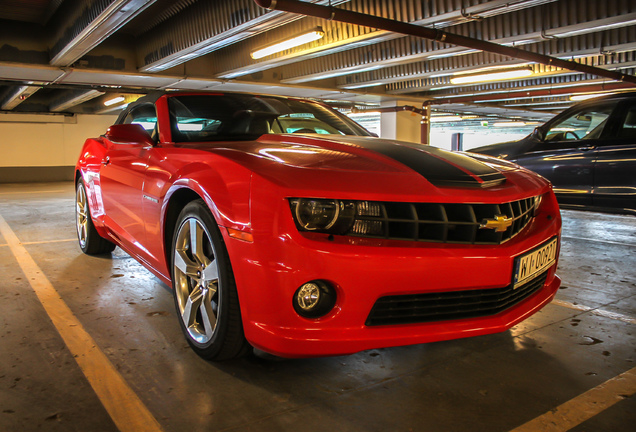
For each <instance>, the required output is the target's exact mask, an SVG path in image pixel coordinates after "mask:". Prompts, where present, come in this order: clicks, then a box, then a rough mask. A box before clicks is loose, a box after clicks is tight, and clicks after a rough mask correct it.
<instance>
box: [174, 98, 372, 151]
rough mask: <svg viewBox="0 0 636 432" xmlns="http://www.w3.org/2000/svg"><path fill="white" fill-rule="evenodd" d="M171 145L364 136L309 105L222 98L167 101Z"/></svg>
mask: <svg viewBox="0 0 636 432" xmlns="http://www.w3.org/2000/svg"><path fill="white" fill-rule="evenodd" d="M168 107H169V109H170V122H171V125H170V126H171V129H172V140H173V141H174V142H188V141H223V140H236V139H254V138H257V137H259V136H261V135H263V134H271V133H275V134H278V133H301V134H306V133H311V134H330V135H363V136H370V135H371V134H370V133H369V132H367V131H366V130H365V129H364V128H362V127H361V126H360V125H358V124H357V123H355V122H354V121H353V120H350V119H349V118H347V117H346V116H344V115H342V114H340V113H338V112H336V111H334V110H332V109H330V108H328V107H325V106H324V105H321V104H318V103H315V102H313V101H309V100H301V99H287V98H282V97H273V96H258V95H241V94H222V95H192V96H173V97H170V98H168Z"/></svg>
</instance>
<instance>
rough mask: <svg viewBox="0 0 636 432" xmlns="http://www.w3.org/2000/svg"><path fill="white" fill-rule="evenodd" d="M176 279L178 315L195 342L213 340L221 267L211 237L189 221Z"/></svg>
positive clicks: (180, 242)
mask: <svg viewBox="0 0 636 432" xmlns="http://www.w3.org/2000/svg"><path fill="white" fill-rule="evenodd" d="M173 256H174V260H173V266H174V271H173V275H174V278H175V295H176V297H177V304H178V311H179V314H180V315H181V319H182V320H183V323H184V324H185V327H186V329H187V331H188V334H189V335H190V337H191V338H192V340H193V341H195V342H197V343H199V344H207V343H208V342H210V340H212V338H213V336H214V334H215V331H216V328H217V320H218V313H219V306H218V305H219V303H220V298H219V296H220V292H219V290H218V285H219V267H218V262H217V259H216V256H217V255H216V253H215V250H214V245H213V243H212V240H211V237H210V233H209V232H208V230H207V229H206V228H205V226H204V225H203V223H202V222H201V221H200V220H199V219H198V218H195V217H189V218H187V219H185V220H184V221H183V223H182V224H181V225H180V227H179V231H178V234H177V241H176V243H175V250H174V254H173Z"/></svg>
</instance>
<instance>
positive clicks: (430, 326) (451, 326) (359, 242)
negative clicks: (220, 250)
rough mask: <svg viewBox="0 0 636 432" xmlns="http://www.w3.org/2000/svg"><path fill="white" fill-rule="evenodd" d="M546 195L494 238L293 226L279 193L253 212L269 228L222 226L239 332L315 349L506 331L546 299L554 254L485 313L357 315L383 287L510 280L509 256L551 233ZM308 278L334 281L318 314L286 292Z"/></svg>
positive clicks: (557, 227) (422, 289) (431, 287)
mask: <svg viewBox="0 0 636 432" xmlns="http://www.w3.org/2000/svg"><path fill="white" fill-rule="evenodd" d="M549 201H550V202H548V203H544V205H543V206H542V211H541V213H540V214H539V215H538V216H537V217H535V219H534V220H533V221H532V222H530V224H529V225H528V226H527V227H526V229H524V231H523V232H522V233H520V234H519V235H518V236H516V237H515V238H513V239H512V240H510V241H509V242H506V243H504V244H501V245H459V244H441V243H426V242H411V241H394V240H372V239H360V238H351V237H338V236H336V237H335V238H331V239H329V238H328V237H327V236H326V235H322V234H312V233H309V234H308V233H305V234H301V233H299V232H298V230H297V229H296V227H295V226H294V224H293V221H292V220H291V218H286V217H283V216H284V215H285V211H287V212H288V211H289V210H288V207H287V210H286V209H285V206H287V205H288V204H287V203H286V202H283V203H281V205H280V206H278V207H276V208H272V209H270V210H271V212H270V213H267V212H265V211H264V212H262V215H263V217H264V219H267V220H266V221H265V220H262V221H260V222H258V221H257V222H255V225H258V224H259V223H262V224H263V225H265V226H269V227H273V228H272V229H270V230H263V231H259V230H255V231H254V242H253V243H247V242H243V241H239V240H235V239H231V238H229V237H228V236H226V244H227V247H228V252H229V254H230V258H231V262H232V267H233V271H234V275H235V279H236V283H237V289H238V293H239V299H240V304H241V313H242V317H243V325H244V330H245V336H246V338H247V339H248V341H249V342H250V343H251V344H252V345H253V346H255V347H256V348H259V349H261V350H263V351H266V352H269V353H272V354H275V355H278V356H283V357H315V356H327V355H341V354H351V353H355V352H358V351H362V350H366V349H373V348H382V347H391V346H400V345H409V344H419V343H427V342H435V341H442V340H448V339H456V338H463V337H469V336H478V335H484V334H490V333H496V332H501V331H505V330H506V329H508V328H510V327H512V326H514V325H515V324H517V323H519V322H521V321H523V320H524V319H526V318H528V317H529V316H531V315H532V314H534V313H535V312H537V311H538V310H539V309H541V308H542V307H543V306H545V305H546V304H547V303H549V302H550V301H551V300H552V298H553V297H554V295H555V293H556V291H557V289H558V287H559V285H560V279H559V278H558V277H557V276H556V275H555V269H556V266H557V264H556V263H555V264H554V265H553V266H552V267H551V268H549V269H548V270H547V277H546V281H545V284H544V285H543V287H541V288H540V289H538V291H536V292H535V293H534V294H532V295H530V296H529V297H528V298H526V299H524V300H522V301H521V302H519V303H517V304H515V305H513V306H511V307H510V308H508V309H506V310H504V311H502V312H500V313H497V314H495V315H492V316H485V317H477V318H465V319H454V320H446V321H437V322H427V323H415V324H396V325H379V326H367V325H365V322H366V321H367V318H368V316H369V313H370V311H371V310H372V308H373V306H374V304H375V303H376V301H377V300H378V299H379V298H380V297H383V296H389V295H407V294H418V293H430V292H447V291H461V290H476V289H479V290H483V289H491V288H502V287H506V286H508V285H510V283H511V280H512V273H513V264H514V259H515V257H517V256H519V255H522V254H524V253H526V252H528V251H530V250H532V249H534V248H535V247H537V246H539V245H541V244H542V243H544V242H545V241H546V240H548V239H549V238H552V237H554V236H560V231H561V219H560V215H559V212H558V207H557V205H556V201H555V200H554V197H553V195H550V199H549ZM281 215H283V216H281ZM225 234H226V232H224V235H225ZM316 279H320V280H325V281H328V282H329V283H330V284H332V285H333V286H334V287H335V289H336V292H337V301H336V305H335V307H334V309H333V310H332V311H331V312H330V313H329V314H327V315H326V316H324V317H322V318H319V319H306V318H302V317H300V316H299V315H298V314H297V313H296V312H295V311H294V308H293V305H292V297H293V294H294V292H295V291H296V290H297V289H298V287H300V286H301V285H302V284H304V283H306V282H308V281H311V280H316Z"/></svg>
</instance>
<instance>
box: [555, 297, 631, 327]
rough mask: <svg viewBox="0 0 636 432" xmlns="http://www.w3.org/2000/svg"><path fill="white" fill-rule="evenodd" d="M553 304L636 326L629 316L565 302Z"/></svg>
mask: <svg viewBox="0 0 636 432" xmlns="http://www.w3.org/2000/svg"><path fill="white" fill-rule="evenodd" d="M552 304H555V305H557V306H562V307H566V308H568V309H574V310H580V311H583V312H589V313H591V314H594V315H598V316H602V317H605V318H611V319H614V320H618V321H623V322H626V323H629V324H636V319H635V318H632V317H630V316H627V315H623V314H620V313H617V312H610V311H606V310H603V309H596V308H593V307H589V306H583V305H578V304H574V303H570V302H567V301H564V300H552Z"/></svg>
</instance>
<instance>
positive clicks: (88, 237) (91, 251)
mask: <svg viewBox="0 0 636 432" xmlns="http://www.w3.org/2000/svg"><path fill="white" fill-rule="evenodd" d="M75 226H76V227H77V240H78V241H79V247H80V249H82V252H84V253H85V254H88V255H102V254H106V253H110V252H112V251H113V250H114V249H115V244H114V243H112V242H110V241H108V240H106V239H105V238H103V237H101V236H100V235H99V233H98V232H97V230H96V229H95V224H93V219H92V218H91V210H90V208H89V205H88V196H87V195H86V187H85V186H84V181H83V180H82V179H80V180H79V181H78V182H77V189H76V190H75Z"/></svg>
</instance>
